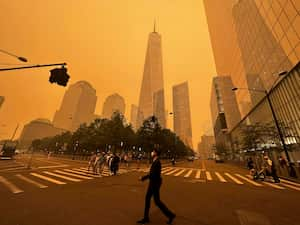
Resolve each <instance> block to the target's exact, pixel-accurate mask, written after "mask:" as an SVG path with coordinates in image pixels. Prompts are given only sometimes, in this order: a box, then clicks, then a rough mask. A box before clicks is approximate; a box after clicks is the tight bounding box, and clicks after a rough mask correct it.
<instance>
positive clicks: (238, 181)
mask: <svg viewBox="0 0 300 225" xmlns="http://www.w3.org/2000/svg"><path fill="white" fill-rule="evenodd" d="M225 175H226V176H227V177H229V178H230V179H231V180H233V181H234V182H235V183H237V184H244V183H243V182H241V181H240V180H238V179H236V178H235V177H234V176H232V175H230V174H229V173H225Z"/></svg>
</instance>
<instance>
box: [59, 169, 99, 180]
mask: <svg viewBox="0 0 300 225" xmlns="http://www.w3.org/2000/svg"><path fill="white" fill-rule="evenodd" d="M54 172H56V173H61V174H64V175H69V176H73V177H77V178H81V179H86V180H93V178H92V177H88V175H87V176H82V175H78V174H74V173H68V172H64V171H60V170H55V171H54Z"/></svg>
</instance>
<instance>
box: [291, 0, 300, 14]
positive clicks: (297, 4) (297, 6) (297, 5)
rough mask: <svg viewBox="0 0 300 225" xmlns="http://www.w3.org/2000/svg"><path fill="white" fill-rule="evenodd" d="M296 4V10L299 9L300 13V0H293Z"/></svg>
mask: <svg viewBox="0 0 300 225" xmlns="http://www.w3.org/2000/svg"><path fill="white" fill-rule="evenodd" d="M291 1H292V2H293V4H294V7H295V8H296V10H297V11H298V13H299V14H300V1H299V0H291Z"/></svg>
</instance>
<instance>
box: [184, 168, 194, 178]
mask: <svg viewBox="0 0 300 225" xmlns="http://www.w3.org/2000/svg"><path fill="white" fill-rule="evenodd" d="M192 172H193V170H189V172H187V174H186V175H185V176H184V177H185V178H187V177H189V176H191V174H192Z"/></svg>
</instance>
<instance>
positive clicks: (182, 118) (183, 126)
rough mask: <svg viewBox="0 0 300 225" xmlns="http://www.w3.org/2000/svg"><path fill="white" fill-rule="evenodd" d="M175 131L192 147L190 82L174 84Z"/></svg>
mask: <svg viewBox="0 0 300 225" xmlns="http://www.w3.org/2000/svg"><path fill="white" fill-rule="evenodd" d="M173 119H174V132H175V133H176V134H177V135H178V136H179V137H180V139H181V140H182V141H183V142H184V143H185V144H186V145H187V146H189V147H190V148H193V143H192V123H191V109H190V98H189V87H188V83H187V82H184V83H181V84H178V85H175V86H173Z"/></svg>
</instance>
